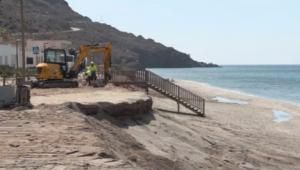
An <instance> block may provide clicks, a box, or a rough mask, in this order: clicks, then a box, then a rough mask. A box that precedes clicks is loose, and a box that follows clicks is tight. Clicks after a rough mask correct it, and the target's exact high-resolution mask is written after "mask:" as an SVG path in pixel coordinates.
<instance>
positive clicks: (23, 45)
mask: <svg viewBox="0 0 300 170" xmlns="http://www.w3.org/2000/svg"><path fill="white" fill-rule="evenodd" d="M20 5H21V29H22V68H23V70H24V71H25V23H24V2H23V0H20Z"/></svg>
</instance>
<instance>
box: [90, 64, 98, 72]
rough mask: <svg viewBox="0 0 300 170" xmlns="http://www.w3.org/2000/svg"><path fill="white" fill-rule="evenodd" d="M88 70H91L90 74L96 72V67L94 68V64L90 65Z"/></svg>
mask: <svg viewBox="0 0 300 170" xmlns="http://www.w3.org/2000/svg"><path fill="white" fill-rule="evenodd" d="M89 69H90V70H91V72H97V66H96V64H94V65H90V66H89Z"/></svg>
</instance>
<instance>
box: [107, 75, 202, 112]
mask: <svg viewBox="0 0 300 170" xmlns="http://www.w3.org/2000/svg"><path fill="white" fill-rule="evenodd" d="M111 82H112V83H114V84H136V85H140V86H143V87H145V88H146V91H147V93H148V91H149V90H148V89H149V88H151V89H153V90H155V91H157V92H159V93H161V94H163V95H164V96H166V97H168V98H170V99H172V100H174V101H175V102H176V103H177V111H178V112H180V105H182V106H184V107H186V108H187V109H189V110H191V111H193V112H194V113H196V114H197V115H198V116H202V117H204V116H205V99H204V98H202V97H201V96H199V95H197V94H195V93H193V92H191V91H189V90H187V89H184V88H182V87H180V86H179V85H177V84H175V83H174V82H172V81H170V80H169V79H165V78H163V77H161V76H159V75H157V74H155V73H153V72H151V71H149V70H131V71H124V70H122V71H120V70H119V71H117V70H114V71H112V79H111Z"/></svg>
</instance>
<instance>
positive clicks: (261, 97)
mask: <svg viewBox="0 0 300 170" xmlns="http://www.w3.org/2000/svg"><path fill="white" fill-rule="evenodd" d="M174 81H175V83H177V82H179V84H180V82H189V83H192V84H198V85H200V86H206V87H208V88H214V89H217V90H223V91H227V92H229V93H235V94H236V95H241V96H248V97H254V98H260V99H263V100H269V101H272V102H279V103H284V104H290V105H294V106H297V107H300V103H297V102H295V101H290V100H283V99H274V98H271V97H266V96H260V95H257V94H252V93H248V92H244V91H240V90H237V89H229V88H224V87H219V86H215V85H212V84H209V83H204V82H199V81H195V80H184V79H174ZM216 97H217V96H216Z"/></svg>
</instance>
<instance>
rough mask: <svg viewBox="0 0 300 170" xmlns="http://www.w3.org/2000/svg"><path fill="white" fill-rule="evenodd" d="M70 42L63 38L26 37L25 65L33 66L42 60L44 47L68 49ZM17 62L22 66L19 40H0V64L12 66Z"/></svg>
mask: <svg viewBox="0 0 300 170" xmlns="http://www.w3.org/2000/svg"><path fill="white" fill-rule="evenodd" d="M71 45H72V43H71V42H70V41H65V40H32V39H28V40H27V41H26V46H25V66H26V68H28V67H35V65H36V64H38V63H40V62H43V58H44V49H45V48H58V49H68V48H70V47H71ZM17 48H18V60H16V56H17V55H16V50H17ZM16 63H18V66H19V67H22V63H23V62H22V47H21V42H20V41H19V42H18V47H17V46H16V43H14V44H12V43H3V42H2V43H1V42H0V65H9V66H12V67H15V66H16Z"/></svg>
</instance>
